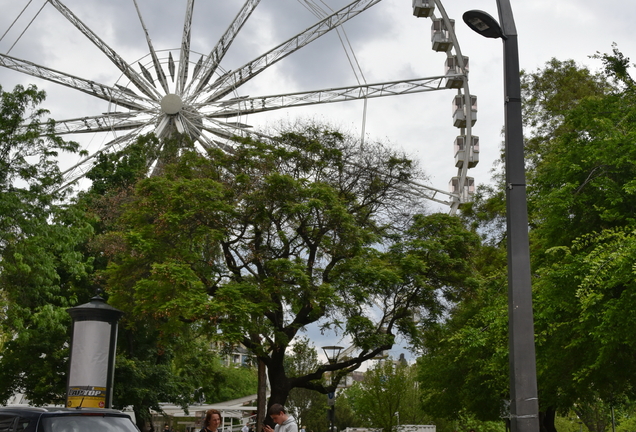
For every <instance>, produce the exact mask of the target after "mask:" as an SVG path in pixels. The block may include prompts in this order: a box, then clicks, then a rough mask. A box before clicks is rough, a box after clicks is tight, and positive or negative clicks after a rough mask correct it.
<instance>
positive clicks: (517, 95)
mask: <svg viewBox="0 0 636 432" xmlns="http://www.w3.org/2000/svg"><path fill="white" fill-rule="evenodd" d="M497 9H498V11H499V22H500V23H501V26H500V25H499V24H498V23H497V21H496V20H495V19H494V18H493V17H492V16H490V15H488V14H487V13H486V12H483V11H478V10H472V11H468V12H466V13H465V14H464V16H463V19H464V21H465V22H466V24H468V26H469V27H470V28H471V29H473V30H474V31H476V32H477V33H479V34H481V35H482V36H485V37H489V38H501V39H502V40H503V47H504V91H505V94H504V97H505V99H504V103H505V158H506V160H505V166H506V212H507V236H508V319H509V349H510V360H509V361H510V397H511V401H510V426H511V429H512V432H538V431H539V401H538V397H537V372H536V355H535V347H534V324H533V316H532V285H531V281H530V248H529V241H528V207H527V200H526V180H525V165H524V146H523V125H522V117H521V80H520V76H519V48H518V45H517V30H516V27H515V22H514V17H513V15H512V8H511V7H510V1H509V0H497Z"/></svg>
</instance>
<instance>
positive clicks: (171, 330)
mask: <svg viewBox="0 0 636 432" xmlns="http://www.w3.org/2000/svg"><path fill="white" fill-rule="evenodd" d="M416 175H417V171H416V170H415V168H414V166H413V164H412V162H411V161H410V160H408V159H406V158H405V157H404V156H402V155H400V154H398V153H396V152H393V151H390V150H388V149H386V148H384V147H383V146H381V145H380V144H377V143H371V144H365V145H364V146H360V144H359V143H357V142H356V141H355V140H352V139H351V138H349V137H347V136H345V135H343V134H341V133H339V132H334V131H330V130H328V129H325V128H322V127H318V126H313V125H312V126H309V127H306V128H305V129H304V130H302V131H300V132H299V131H291V132H283V133H281V134H280V136H279V137H278V138H277V139H276V141H275V142H273V143H272V142H260V141H255V140H252V139H243V140H239V141H238V142H237V143H236V146H235V147H234V150H233V151H232V152H228V153H224V152H221V151H211V152H210V153H209V154H208V155H200V154H198V153H197V152H194V151H191V150H189V149H188V148H187V147H186V148H181V149H180V150H179V157H178V158H176V159H175V160H174V163H165V164H162V166H161V170H160V172H159V173H158V175H154V176H151V177H149V178H146V179H143V180H141V181H140V182H139V183H138V184H137V185H136V186H135V188H134V190H126V191H125V192H124V193H123V194H120V195H117V194H113V195H111V198H112V197H116V200H117V202H121V203H123V206H122V207H120V208H122V210H123V211H122V212H121V213H119V214H117V213H115V214H114V215H113V218H112V219H111V225H110V229H109V230H108V232H105V233H104V235H103V236H102V237H101V238H100V240H99V242H97V243H98V244H99V246H100V249H101V250H102V251H104V252H105V253H106V256H107V258H108V259H109V264H108V268H107V269H106V271H104V272H103V273H102V278H103V280H104V281H105V286H106V288H107V290H108V292H109V293H110V296H111V297H110V300H111V302H112V304H113V305H114V306H116V307H118V308H120V309H123V310H125V311H126V312H128V315H129V316H130V317H134V318H131V319H132V320H136V321H139V322H143V321H147V320H150V321H151V322H153V323H155V324H156V325H157V329H158V330H159V331H160V336H159V342H161V341H162V340H164V339H169V338H171V337H172V336H173V335H175V334H179V333H180V332H182V329H183V328H184V327H188V326H194V327H196V330H197V332H199V334H202V335H203V334H207V335H209V336H210V337H218V338H221V339H222V340H223V341H224V342H226V343H241V344H243V345H244V346H246V347H247V348H248V349H250V350H251V351H252V352H253V353H254V354H255V355H256V356H258V357H259V358H260V359H261V360H263V361H264V362H265V363H266V364H267V366H268V373H269V378H270V382H271V383H272V386H273V388H272V399H273V400H274V401H276V402H282V403H284V402H285V399H286V397H287V394H288V392H289V390H290V389H291V388H294V387H303V388H307V389H313V390H318V391H321V392H326V391H327V388H326V387H325V386H324V385H323V384H322V383H320V381H319V378H320V377H321V376H322V374H323V372H324V370H325V367H324V365H321V366H317V368H315V369H314V370H313V371H311V373H305V374H304V375H301V376H292V377H289V376H287V374H286V372H285V369H284V367H283V363H284V358H285V351H286V349H287V347H288V346H289V345H290V343H291V342H292V341H293V340H294V339H295V337H296V335H297V333H298V331H300V330H301V329H303V328H305V327H306V326H307V325H309V324H312V323H316V324H318V325H320V326H321V328H322V329H323V330H324V331H328V330H334V331H341V332H343V334H344V335H348V336H350V337H351V338H352V340H354V342H355V344H356V345H357V346H358V347H360V348H361V349H362V353H361V354H360V355H359V356H358V357H357V358H354V359H348V360H347V361H346V362H341V364H339V365H338V368H339V369H342V371H343V374H344V373H346V371H348V370H353V369H355V368H357V367H358V366H359V365H360V364H361V363H362V362H363V361H364V360H366V359H368V358H371V357H373V356H374V355H375V354H377V353H378V352H380V351H382V350H384V349H387V348H390V347H391V346H392V344H393V341H394V337H395V335H396V334H397V333H402V334H404V335H405V336H407V337H408V338H409V339H411V340H413V341H416V340H417V333H418V328H420V327H422V326H423V325H426V323H427V321H426V320H422V321H421V322H420V323H418V322H416V321H414V320H413V311H419V316H421V317H430V319H433V318H434V317H435V316H438V315H439V314H440V313H441V312H442V310H443V308H442V307H441V305H440V296H439V295H438V293H439V294H443V295H445V296H447V298H452V297H453V296H454V295H456V294H457V293H459V292H461V291H462V290H464V289H466V288H467V287H470V286H471V285H472V284H473V282H471V278H470V273H471V271H472V268H471V265H470V254H471V246H472V245H474V244H475V243H476V242H477V237H476V236H474V235H473V234H470V233H468V232H466V231H465V230H464V228H463V226H462V225H461V223H460V222H459V221H458V220H457V219H454V218H452V217H448V216H444V215H439V216H429V217H423V216H418V217H413V208H414V207H413V205H414V202H413V200H412V197H411V196H410V195H409V194H408V193H407V192H405V190H406V189H407V185H408V184H409V183H408V182H409V181H410V180H411V179H413V178H414V176H416ZM106 207H112V206H105V205H103V207H102V208H106ZM369 282H372V283H369ZM377 304H381V305H384V307H383V310H382V313H383V314H384V317H385V318H384V319H381V320H380V323H381V324H379V325H378V324H377V323H378V321H377V320H375V319H373V320H372V319H371V316H370V315H369V314H370V312H371V310H372V309H373V308H375V307H376V305H377ZM352 305H355V307H352ZM343 319H344V321H343ZM270 402H271V401H270Z"/></svg>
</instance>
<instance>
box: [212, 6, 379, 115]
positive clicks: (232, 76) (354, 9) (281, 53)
mask: <svg viewBox="0 0 636 432" xmlns="http://www.w3.org/2000/svg"><path fill="white" fill-rule="evenodd" d="M380 1H381V0H356V1H353V2H351V3H350V4H349V5H347V6H345V7H344V8H342V9H340V10H339V11H337V12H334V13H333V14H331V15H329V16H328V17H326V18H325V19H323V20H321V21H319V22H318V23H316V24H314V25H313V26H311V27H309V28H308V29H306V30H305V31H303V32H301V33H299V34H297V35H296V36H294V37H292V38H291V39H289V40H287V41H286V42H283V43H282V44H280V45H278V46H277V47H276V48H273V49H271V50H270V51H268V52H266V53H265V54H263V55H262V56H260V57H258V58H257V59H255V60H253V61H251V62H249V63H247V64H245V65H244V66H242V67H240V68H239V69H237V70H235V71H232V72H231V73H229V74H227V75H225V76H222V77H220V78H219V79H218V80H217V81H216V82H214V83H212V84H211V85H210V86H209V87H208V91H214V90H215V89H217V90H216V91H214V93H212V94H211V95H210V96H208V97H206V98H205V102H206V103H209V102H214V101H217V100H219V99H221V98H222V97H223V96H225V95H227V94H228V93H231V92H232V91H234V89H236V88H237V87H239V86H241V85H242V84H244V83H245V82H247V81H249V80H250V79H251V78H253V77H254V76H256V75H257V74H259V73H261V72H263V71H264V70H265V69H267V68H268V67H270V66H271V65H273V64H274V63H276V62H278V61H280V60H282V59H283V58H285V57H287V56H288V55H290V54H291V53H293V52H295V51H298V50H299V49H301V48H302V47H304V46H305V45H307V44H309V43H310V42H313V41H314V40H316V39H318V38H319V37H320V36H322V35H324V34H326V33H327V32H329V31H331V30H333V29H335V28H337V27H338V26H340V25H342V24H343V23H345V22H346V21H348V20H350V19H351V18H353V17H355V16H356V15H358V14H359V13H361V12H363V11H365V10H367V9H368V8H370V7H371V6H374V5H375V4H377V3H379V2H380Z"/></svg>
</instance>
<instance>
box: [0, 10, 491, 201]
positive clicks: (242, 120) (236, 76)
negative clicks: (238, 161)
mask: <svg viewBox="0 0 636 432" xmlns="http://www.w3.org/2000/svg"><path fill="white" fill-rule="evenodd" d="M20 1H21V2H22V3H24V5H23V6H22V7H21V8H20V9H19V10H18V9H16V17H15V18H14V19H12V21H11V22H10V23H9V25H8V26H7V28H6V29H2V28H0V32H1V37H0V43H2V45H0V51H1V52H0V66H3V67H4V68H7V69H10V70H13V71H17V72H20V73H23V74H27V75H30V76H32V77H36V78H38V79H43V80H46V81H49V82H52V83H56V84H59V85H62V86H66V87H68V88H71V89H74V90H76V91H78V92H81V93H83V94H85V95H88V96H90V97H92V98H96V99H99V100H101V101H103V102H102V103H103V104H104V106H105V107H106V108H105V109H102V110H101V111H102V112H101V113H98V114H94V115H85V116H84V115H82V116H81V117H76V118H69V119H57V120H56V126H55V132H56V133H57V134H60V135H65V134H69V135H72V136H78V135H88V134H91V135H95V134H97V135H101V136H102V139H101V144H100V145H99V148H98V149H96V150H92V151H91V152H90V153H89V155H88V156H86V157H84V158H83V159H82V160H79V161H77V162H76V163H74V164H73V165H72V166H71V167H69V168H68V169H67V170H66V171H65V173H64V174H65V176H66V179H67V182H68V183H72V182H74V181H76V180H77V179H79V178H81V177H83V176H84V175H85V173H86V172H87V171H88V170H89V169H90V168H91V166H92V162H93V161H94V159H95V157H96V156H97V155H99V154H100V153H103V152H110V151H116V150H120V149H122V148H124V147H125V146H126V145H128V144H129V143H132V142H134V141H135V139H136V138H137V137H138V136H140V135H142V134H145V133H149V132H154V133H155V135H157V136H158V137H159V138H161V137H167V136H169V135H170V134H173V133H175V132H178V133H182V134H187V135H188V136H189V137H190V138H191V139H192V140H193V141H194V142H195V143H196V144H197V145H199V146H201V147H202V148H212V147H220V148H222V149H227V148H228V147H227V146H228V145H231V144H230V143H229V140H230V139H231V138H232V137H234V136H237V135H239V136H240V135H245V134H253V133H258V131H256V130H254V129H255V128H252V127H251V126H250V124H249V120H251V119H252V118H254V116H260V115H265V114H267V113H270V112H274V111H276V110H283V109H284V110H293V109H294V108H295V107H308V106H318V105H323V104H336V103H343V104H344V103H351V102H353V101H363V102H364V106H365V109H366V103H367V101H368V100H370V99H374V98H382V97H388V96H393V97H405V95H409V94H414V93H422V92H433V91H447V92H449V91H450V92H454V94H453V95H452V96H450V97H449V100H450V102H451V105H452V126H454V127H455V128H457V129H458V135H457V138H456V139H455V142H454V150H455V151H454V154H455V162H454V167H455V168H456V169H457V171H456V175H455V176H453V177H452V178H451V180H450V183H449V186H450V187H449V190H444V189H441V188H440V189H438V188H435V187H432V186H429V185H425V184H420V183H414V184H413V193H415V194H418V195H420V196H421V197H422V198H424V199H427V200H431V201H435V202H438V203H442V204H444V205H448V206H449V208H450V213H454V212H455V211H456V210H457V208H458V207H459V205H460V204H462V203H464V202H468V201H470V200H471V196H472V194H473V192H474V180H473V178H472V177H470V176H468V170H469V169H470V168H472V167H474V166H475V165H476V164H477V163H478V161H479V138H478V137H476V136H474V135H473V134H472V126H473V125H474V124H475V121H476V113H477V104H476V102H477V100H476V97H475V96H474V95H471V93H470V91H469V87H468V58H467V57H465V56H464V55H462V53H461V49H460V47H459V43H458V41H457V37H456V35H455V31H454V20H453V19H451V18H449V17H448V16H447V14H446V11H445V9H444V7H443V5H442V2H441V0H412V4H411V5H409V4H408V1H409V0H384V3H394V4H397V5H398V6H399V7H401V8H402V9H403V11H404V14H408V15H410V16H411V18H412V19H414V20H416V19H417V20H420V21H422V22H424V21H426V20H429V21H430V28H431V33H430V34H431V41H430V48H431V49H432V50H433V51H434V52H437V53H440V56H441V57H442V58H443V60H444V67H445V73H444V74H437V75H432V76H427V77H422V78H409V79H400V78H397V79H392V80H388V81H382V82H376V83H367V82H366V80H365V79H364V78H363V73H362V70H361V69H359V72H360V74H359V75H360V76H362V79H360V78H359V77H358V75H356V77H358V78H357V83H354V84H353V85H352V83H350V82H343V83H342V85H341V86H336V87H329V88H322V89H320V88H319V89H310V90H304V89H303V90H301V91H298V90H297V89H293V90H287V89H284V90H283V91H282V92H272V93H270V92H268V91H267V89H265V91H263V89H262V88H259V87H258V86H256V87H251V88H250V84H251V83H252V82H254V81H255V80H256V79H257V77H258V76H260V75H262V74H263V73H265V72H268V71H269V72H271V71H272V70H273V71H280V70H282V68H280V67H279V65H281V64H284V63H285V61H284V60H285V59H286V58H287V57H288V56H290V55H294V54H295V53H296V52H298V51H301V52H302V50H303V49H304V48H305V47H308V46H310V44H312V43H315V42H314V41H317V40H322V39H321V38H322V37H323V36H324V35H327V34H333V33H337V34H338V38H339V40H340V41H341V45H342V48H344V51H345V52H346V53H347V57H348V58H349V61H350V63H351V64H352V67H354V66H353V65H355V64H356V55H355V52H354V50H353V48H352V47H351V44H350V43H349V42H348V39H347V33H346V28H347V26H348V25H349V23H353V22H355V21H356V20H364V16H365V11H367V10H369V9H371V8H372V7H374V6H376V5H378V4H380V3H383V1H382V0H354V1H351V0H346V3H347V4H344V5H343V2H344V0H275V1H276V2H279V4H282V3H290V4H291V3H294V4H296V5H298V4H300V5H301V6H303V7H304V8H305V9H306V10H307V11H308V14H309V15H311V17H312V20H313V23H311V24H310V25H309V26H308V27H306V28H305V29H304V30H302V31H299V32H296V34H294V35H293V36H291V37H287V38H286V39H283V40H282V42H281V41H272V42H271V48H268V49H264V50H262V51H260V52H259V53H258V54H255V55H253V56H252V57H251V58H250V59H249V60H247V61H245V62H243V63H240V65H239V66H232V67H228V66H227V65H226V63H227V62H226V59H227V58H228V57H229V56H230V55H231V53H232V49H233V48H234V45H236V44H235V42H236V40H237V38H239V37H240V36H241V34H242V33H243V32H248V30H246V28H247V24H248V23H250V21H252V20H259V19H260V20H263V19H264V18H263V17H260V18H259V17H258V11H259V8H260V7H264V6H265V5H266V4H267V3H270V4H271V0H264V1H263V2H261V1H260V0H236V1H225V2H215V6H210V4H208V5H206V7H216V8H219V9H220V8H224V9H225V8H228V7H230V6H232V7H234V9H235V10H234V15H233V16H234V18H233V19H229V22H227V23H225V25H226V26H227V28H226V30H225V31H224V32H221V33H220V37H218V39H217V41H216V43H215V44H213V45H212V46H210V47H206V51H204V52H198V51H196V50H195V49H194V47H193V45H194V44H193V37H194V39H195V40H196V38H197V35H198V34H201V33H202V32H208V31H209V29H208V28H206V27H207V26H206V25H203V26H201V25H199V26H198V27H197V26H196V25H194V24H195V23H196V19H195V18H196V17H197V8H195V5H194V3H195V2H194V0H187V1H185V2H183V5H182V6H181V13H182V14H184V15H181V17H183V16H185V17H184V18H183V21H181V19H182V18H181V17H180V18H179V20H178V21H179V22H183V25H182V26H181V25H180V24H179V25H178V26H177V27H179V28H180V29H181V30H180V31H179V33H180V38H181V41H180V45H179V46H178V47H177V48H163V47H159V46H155V44H156V42H157V39H162V36H163V35H162V33H164V32H160V33H159V34H156V32H155V33H153V31H152V30H151V29H150V26H149V25H147V24H149V23H150V22H151V20H149V19H148V17H150V18H151V19H152V15H153V13H157V9H158V7H157V5H158V4H160V3H162V2H157V1H156V0H155V1H152V2H151V1H149V0H130V1H128V3H129V6H130V7H129V8H128V9H127V10H128V11H129V13H128V16H127V17H126V18H127V20H128V21H129V22H130V23H132V24H131V25H133V24H134V25H135V26H136V27H137V28H138V30H140V31H139V33H140V34H143V36H142V38H140V40H139V41H138V45H141V47H140V49H141V50H143V51H144V54H143V55H142V56H140V57H139V56H138V57H136V58H137V60H134V61H129V60H126V59H124V57H126V56H127V55H122V54H120V53H118V51H116V50H115V49H113V48H112V47H111V45H109V43H107V42H106V41H105V40H106V39H108V38H107V37H105V36H102V35H103V34H104V33H106V34H107V33H108V28H107V26H106V25H104V26H101V25H100V22H99V20H95V19H93V24H91V25H88V24H86V22H87V20H86V19H85V18H84V17H85V16H88V15H89V13H88V12H87V8H85V7H82V4H81V3H80V6H75V8H74V9H76V11H73V10H71V8H70V7H68V6H67V5H66V4H64V3H63V2H62V1H61V0H28V2H27V0H20ZM65 1H67V0H65ZM16 3H18V2H16ZM67 3H69V1H67ZM170 3H177V2H170ZM208 3H209V2H208ZM43 11H45V12H46V13H49V14H51V13H52V12H55V14H56V15H57V16H58V17H62V19H63V22H64V24H66V25H69V24H70V26H71V28H72V27H74V29H72V30H73V31H74V32H75V35H76V37H77V38H83V39H84V40H85V41H88V42H90V44H92V45H93V46H94V47H96V48H97V49H99V50H100V51H101V53H102V54H100V56H101V57H102V58H105V59H107V60H108V61H109V63H110V64H111V65H112V66H115V67H116V68H117V69H118V71H119V74H120V77H119V79H117V80H115V82H111V83H101V82H99V80H96V79H95V77H96V76H99V74H98V73H96V74H90V75H91V77H90V78H91V79H88V78H82V77H80V76H77V75H79V74H76V73H69V72H63V71H60V70H57V68H54V67H49V66H47V64H43V63H45V62H44V61H42V60H37V59H24V58H18V57H17V56H14V55H13V54H12V53H11V51H12V50H13V48H14V47H15V46H16V45H18V44H21V43H23V41H22V39H24V38H23V36H24V35H25V34H29V32H37V31H38V24H39V22H40V21H41V20H44V18H42V16H43ZM133 11H134V12H133ZM93 13H94V12H93ZM130 15H134V18H135V19H134V20H132V18H131V16H130ZM209 16H215V15H209ZM292 18H295V16H294V17H292ZM422 19H423V20H422ZM173 21H174V20H173ZM201 21H202V20H199V22H201ZM203 22H205V20H203ZM43 25H44V24H43ZM102 27H106V28H102ZM261 36H263V39H267V37H265V36H264V35H261ZM111 38H112V35H111ZM144 39H145V40H144ZM153 41H154V42H155V43H153ZM162 43H163V41H162ZM233 44H234V45H233ZM342 48H341V47H338V49H340V50H342ZM24 52H28V51H24ZM120 52H122V51H120ZM92 61H93V60H92V59H87V63H88V64H87V65H82V68H85V67H87V66H90V63H91V62H92ZM440 63H442V60H441V59H440ZM358 68H359V66H358ZM438 69H440V70H441V67H440V68H438ZM282 75H283V76H281V78H280V79H279V80H278V81H279V82H280V83H283V84H284V83H285V81H286V78H285V76H286V75H285V73H283V74H282ZM247 88H250V90H253V89H254V88H256V89H258V90H260V95H257V96H251V95H248V94H246V92H244V89H247ZM422 121H423V122H424V121H425V120H422ZM449 127H450V125H449ZM362 128H363V130H364V121H363V125H362ZM363 136H364V132H363ZM448 144H449V151H450V148H452V146H453V144H452V143H448Z"/></svg>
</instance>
